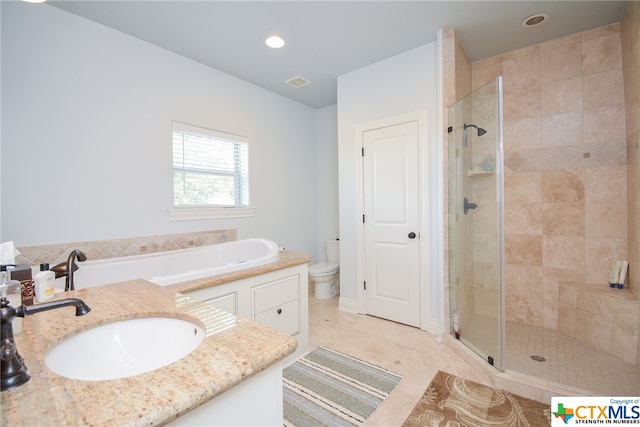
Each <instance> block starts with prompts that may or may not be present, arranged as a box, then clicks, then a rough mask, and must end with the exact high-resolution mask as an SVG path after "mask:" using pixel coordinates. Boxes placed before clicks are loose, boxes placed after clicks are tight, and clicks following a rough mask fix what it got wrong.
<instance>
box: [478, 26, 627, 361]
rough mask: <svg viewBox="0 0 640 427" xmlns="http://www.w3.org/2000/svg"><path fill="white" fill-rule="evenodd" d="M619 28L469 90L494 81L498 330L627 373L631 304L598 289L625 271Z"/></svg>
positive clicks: (482, 65)
mask: <svg viewBox="0 0 640 427" xmlns="http://www.w3.org/2000/svg"><path fill="white" fill-rule="evenodd" d="M620 28H621V26H620V24H619V23H616V24H612V25H609V26H605V27H601V28H596V29H594V30H590V31H586V32H583V33H579V34H574V35H571V36H568V37H563V38H559V39H555V40H552V41H549V42H546V43H542V44H539V45H534V46H530V47H527V48H525V49H521V50H517V51H513V52H509V53H506V54H503V55H498V56H495V57H491V58H488V59H485V60H482V61H478V62H475V63H473V64H472V86H473V88H474V89H476V88H477V87H479V86H481V85H483V84H485V83H486V82H487V81H489V80H491V79H493V78H495V77H496V76H498V75H502V76H503V79H504V116H503V119H504V155H505V221H504V228H505V280H506V283H505V285H506V295H505V297H506V307H507V312H506V319H507V321H515V322H520V323H526V324H529V325H534V326H540V327H544V328H548V329H553V330H559V331H561V332H564V333H566V334H568V335H571V336H573V337H576V338H578V339H579V340H581V341H583V342H587V343H589V344H593V345H596V346H597V347H598V348H601V347H602V348H601V349H602V350H605V351H612V348H615V349H617V350H616V351H620V350H623V353H624V355H625V360H627V361H629V362H632V363H634V364H635V363H637V353H638V316H639V314H638V302H637V301H636V300H635V299H634V298H633V295H632V294H631V292H630V291H629V290H628V289H625V290H622V291H620V290H617V289H616V290H611V289H610V288H609V287H608V272H609V268H610V266H611V262H612V261H613V260H625V259H626V260H632V258H629V251H628V243H629V234H628V215H627V213H628V212H629V209H628V201H629V197H628V191H627V181H628V171H627V168H628V167H627V142H626V132H625V86H624V79H623V72H622V47H621V35H620ZM568 285H571V286H568ZM616 292H617V293H616Z"/></svg>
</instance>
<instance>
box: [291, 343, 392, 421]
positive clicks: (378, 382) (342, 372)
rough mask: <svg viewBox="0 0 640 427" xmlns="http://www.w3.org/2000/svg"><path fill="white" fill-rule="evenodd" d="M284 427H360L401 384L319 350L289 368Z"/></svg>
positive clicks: (384, 372)
mask: <svg viewBox="0 0 640 427" xmlns="http://www.w3.org/2000/svg"><path fill="white" fill-rule="evenodd" d="M282 375H283V383H284V420H285V421H284V425H285V426H299V427H312V426H332V427H333V426H359V425H362V424H363V423H364V422H365V421H366V420H367V418H369V417H370V416H371V414H373V412H374V411H375V410H376V408H377V407H378V406H379V405H380V403H382V401H383V400H384V399H385V398H386V397H387V396H389V394H391V392H392V391H393V390H394V389H395V388H396V386H397V385H398V384H399V383H400V381H401V380H402V375H400V374H396V373H394V372H391V371H387V370H386V369H383V368H380V367H379V366H375V365H372V364H370V363H367V362H364V361H362V360H359V359H356V358H355V357H351V356H348V355H346V354H343V353H338V352H337V351H334V350H331V349H329V348H326V347H319V348H317V349H316V350H314V351H312V352H311V353H309V354H307V355H306V356H304V357H303V358H301V359H299V360H297V361H296V362H294V363H293V364H291V365H289V366H288V367H286V368H285V369H284V371H283V373H282Z"/></svg>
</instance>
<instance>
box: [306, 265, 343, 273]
mask: <svg viewBox="0 0 640 427" xmlns="http://www.w3.org/2000/svg"><path fill="white" fill-rule="evenodd" d="M336 271H338V265H337V264H331V263H328V262H321V263H319V264H313V265H310V266H309V273H310V274H325V273H335V272H336Z"/></svg>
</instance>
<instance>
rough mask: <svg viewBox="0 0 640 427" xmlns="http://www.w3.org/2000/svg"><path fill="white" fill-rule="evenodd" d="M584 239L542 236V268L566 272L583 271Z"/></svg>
mask: <svg viewBox="0 0 640 427" xmlns="http://www.w3.org/2000/svg"><path fill="white" fill-rule="evenodd" d="M584 245H585V244H584V237H573V236H544V237H543V239H542V251H543V257H544V258H543V266H544V267H550V268H560V269H566V270H578V271H580V270H584Z"/></svg>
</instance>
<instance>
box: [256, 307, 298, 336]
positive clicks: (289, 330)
mask: <svg viewBox="0 0 640 427" xmlns="http://www.w3.org/2000/svg"><path fill="white" fill-rule="evenodd" d="M253 320H254V321H256V322H258V323H260V324H262V325H265V326H268V327H270V328H273V329H276V330H278V331H280V332H284V333H285V334H289V335H295V334H297V333H299V332H300V302H299V301H298V300H294V301H289V302H288V303H285V304H282V305H279V306H276V307H273V308H270V309H268V310H266V311H263V312H262V313H258V314H256V315H254V318H253Z"/></svg>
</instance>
